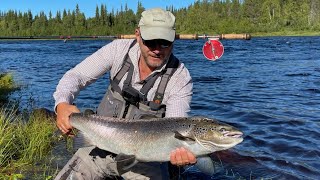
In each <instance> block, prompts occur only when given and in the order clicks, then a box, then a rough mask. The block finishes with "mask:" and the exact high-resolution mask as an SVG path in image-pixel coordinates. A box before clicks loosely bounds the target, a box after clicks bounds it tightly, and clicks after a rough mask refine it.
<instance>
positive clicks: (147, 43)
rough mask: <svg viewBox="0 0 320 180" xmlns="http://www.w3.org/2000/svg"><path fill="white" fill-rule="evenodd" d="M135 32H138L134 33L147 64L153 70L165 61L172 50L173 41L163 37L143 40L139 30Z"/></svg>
mask: <svg viewBox="0 0 320 180" xmlns="http://www.w3.org/2000/svg"><path fill="white" fill-rule="evenodd" d="M137 31H139V30H137ZM136 33H139V34H136V35H137V41H138V43H139V46H140V49H141V55H142V57H143V59H144V60H145V62H146V64H147V66H148V67H149V68H151V69H153V70H154V69H156V68H158V67H160V66H161V65H162V64H163V63H165V61H166V60H167V59H168V58H169V56H170V54H171V52H172V48H173V43H172V42H170V41H167V40H163V39H155V40H143V39H142V37H141V35H140V32H136Z"/></svg>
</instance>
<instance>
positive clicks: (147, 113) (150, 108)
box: [97, 41, 179, 119]
mask: <svg viewBox="0 0 320 180" xmlns="http://www.w3.org/2000/svg"><path fill="white" fill-rule="evenodd" d="M134 44H135V41H134V42H133V43H132V45H131V46H130V48H131V47H132V46H133V45H134ZM130 48H129V50H130ZM129 50H128V52H129ZM178 66H179V60H178V59H177V58H176V57H175V56H174V55H172V54H171V56H170V58H169V61H168V63H167V65H166V67H165V68H164V69H163V70H162V71H161V72H158V73H154V74H153V75H151V76H149V77H148V78H147V79H145V80H144V81H143V86H142V88H141V90H140V91H138V90H136V89H134V88H133V87H132V85H131V80H132V76H133V71H134V67H133V64H132V62H131V60H130V58H129V56H128V53H127V55H126V56H125V59H124V63H123V65H122V67H121V69H120V70H119V71H118V73H117V75H116V76H115V77H114V78H113V79H110V85H109V87H108V90H107V92H106V94H105V95H104V97H103V99H102V101H101V103H100V105H99V107H98V109H97V114H98V115H102V116H108V117H117V118H126V119H146V118H155V117H158V118H161V117H164V116H165V111H166V105H165V104H162V100H163V96H164V91H165V89H166V87H167V84H168V81H169V80H170V77H171V76H172V75H173V73H174V72H175V71H176V70H177V68H178ZM126 73H128V75H127V78H126V79H125V81H124V83H123V88H122V90H121V89H120V87H119V83H120V81H121V79H122V78H123V76H124V75H125V74H126ZM158 78H161V80H160V83H159V85H158V88H157V91H156V93H155V96H154V98H153V100H152V101H148V100H147V95H148V92H149V90H150V89H151V88H152V87H153V86H154V83H155V81H156V80H157V79H158Z"/></svg>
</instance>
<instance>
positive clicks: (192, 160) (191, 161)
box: [187, 151, 197, 164]
mask: <svg viewBox="0 0 320 180" xmlns="http://www.w3.org/2000/svg"><path fill="white" fill-rule="evenodd" d="M187 155H188V160H189V163H190V164H194V163H196V162H197V159H196V157H195V156H194V155H193V154H192V153H191V152H190V151H187Z"/></svg>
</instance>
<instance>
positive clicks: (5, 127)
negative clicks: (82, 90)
mask: <svg viewBox="0 0 320 180" xmlns="http://www.w3.org/2000/svg"><path fill="white" fill-rule="evenodd" d="M55 131H56V127H55V122H54V119H53V117H51V116H47V114H46V113H45V112H44V111H35V112H33V113H31V114H25V115H17V112H16V111H15V110H12V109H10V110H7V109H5V108H2V109H1V110H0V179H3V178H12V177H16V176H19V177H20V176H21V177H20V178H22V177H23V176H24V175H23V174H24V172H25V173H26V174H29V176H30V173H31V172H33V173H35V174H38V175H37V176H39V172H41V173H40V174H43V176H48V177H49V175H47V173H46V172H45V167H46V164H48V163H50V162H47V161H46V157H47V155H48V154H49V153H50V151H51V149H52V147H53V145H54V142H56V141H57V137H56V136H55V135H54V132H55ZM31 176H32V175H31ZM43 178H44V177H42V178H40V179H43ZM45 178H47V177H45Z"/></svg>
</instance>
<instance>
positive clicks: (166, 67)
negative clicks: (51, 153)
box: [54, 8, 196, 179]
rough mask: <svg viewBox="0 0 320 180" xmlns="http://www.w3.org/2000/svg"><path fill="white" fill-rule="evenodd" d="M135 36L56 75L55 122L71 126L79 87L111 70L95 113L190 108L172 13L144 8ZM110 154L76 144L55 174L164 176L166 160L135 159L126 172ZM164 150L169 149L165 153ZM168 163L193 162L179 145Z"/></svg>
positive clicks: (151, 113)
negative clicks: (174, 51)
mask: <svg viewBox="0 0 320 180" xmlns="http://www.w3.org/2000/svg"><path fill="white" fill-rule="evenodd" d="M141 15H142V17H141V19H140V22H139V27H138V28H137V29H136V30H135V36H136V39H135V40H115V41H113V42H111V43H109V44H107V45H106V46H104V47H102V48H101V49H99V50H98V51H97V52H95V53H94V54H92V55H91V56H89V57H87V58H86V59H85V60H84V61H83V62H81V63H80V64H78V65H77V66H76V67H74V68H73V69H71V70H69V71H68V72H67V73H66V74H65V75H64V76H63V78H62V79H61V80H60V82H59V84H58V86H57V89H56V92H55V93H54V98H55V101H56V103H55V110H56V113H57V127H58V128H59V129H60V130H61V131H62V133H64V134H70V131H71V129H72V127H71V125H70V123H69V116H70V115H71V114H72V113H76V112H80V111H79V109H78V108H77V107H76V106H74V105H72V103H73V100H74V99H75V97H76V96H77V95H78V93H79V91H80V90H81V89H83V88H85V87H86V86H88V85H89V84H91V83H93V82H95V81H96V80H97V79H98V78H99V77H101V76H102V75H103V74H105V73H106V72H108V71H110V86H109V88H108V90H107V93H106V94H105V96H104V98H103V100H102V101H101V103H100V105H99V107H98V109H97V114H99V115H103V116H111V117H120V118H132V119H138V118H152V117H164V116H166V117H183V116H187V113H188V111H189V110H190V101H191V96H192V81H191V77H190V74H189V72H188V70H187V69H186V67H184V65H183V63H181V62H179V60H178V59H177V58H176V57H175V56H174V55H173V54H172V49H173V41H174V39H175V28H174V25H175V17H174V15H173V14H172V13H171V12H169V11H164V10H162V9H159V8H155V9H150V10H147V11H144V12H143V13H142V14H141ZM114 156H116V155H114V154H112V153H110V152H106V151H103V150H101V149H98V148H96V147H86V148H80V149H79V150H78V151H77V152H76V153H75V155H74V156H73V158H72V159H71V160H70V161H69V162H68V164H67V165H66V166H65V167H64V168H63V169H62V170H61V172H60V173H59V174H58V176H57V177H56V179H72V178H75V179H103V178H105V177H112V176H122V177H123V178H125V179H135V178H140V179H149V178H151V179H168V169H167V163H138V164H137V165H135V166H133V167H132V168H131V169H130V170H128V172H123V171H122V170H120V169H117V168H116V163H115V161H114ZM168 156H169V155H168ZM170 162H171V163H172V164H173V165H178V166H181V165H187V164H193V163H195V162H196V158H195V156H194V155H193V154H192V153H191V152H189V151H188V150H186V149H184V148H178V149H177V150H175V151H173V152H172V153H171V154H170Z"/></svg>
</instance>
